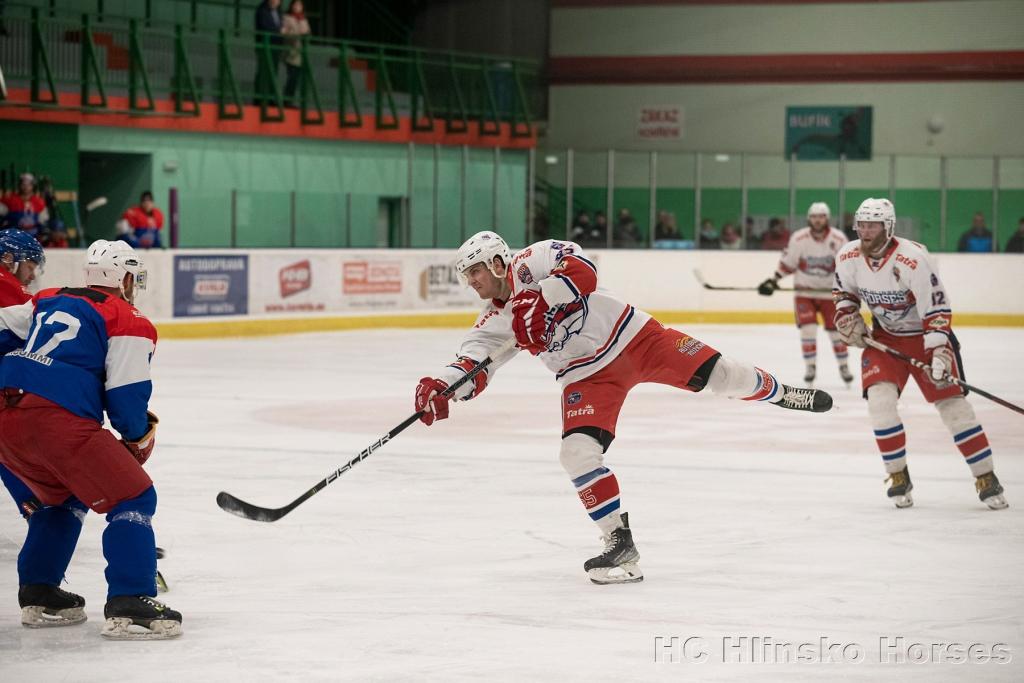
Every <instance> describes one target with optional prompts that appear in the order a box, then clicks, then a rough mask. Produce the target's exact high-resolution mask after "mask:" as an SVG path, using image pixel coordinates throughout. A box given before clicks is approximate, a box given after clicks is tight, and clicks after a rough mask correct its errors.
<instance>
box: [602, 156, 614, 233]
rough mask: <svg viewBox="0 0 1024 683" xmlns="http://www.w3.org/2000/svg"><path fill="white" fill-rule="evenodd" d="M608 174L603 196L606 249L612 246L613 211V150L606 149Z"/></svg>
mask: <svg viewBox="0 0 1024 683" xmlns="http://www.w3.org/2000/svg"><path fill="white" fill-rule="evenodd" d="M607 173H608V176H607V178H606V184H607V186H608V193H607V195H606V196H605V202H604V211H605V216H604V217H605V247H607V248H608V249H611V248H612V237H613V235H612V232H613V231H612V227H613V225H614V224H613V223H612V215H613V214H614V213H615V150H614V149H609V150H608V169H607Z"/></svg>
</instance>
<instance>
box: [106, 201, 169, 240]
mask: <svg viewBox="0 0 1024 683" xmlns="http://www.w3.org/2000/svg"><path fill="white" fill-rule="evenodd" d="M163 227H164V215H163V214H162V213H161V212H160V209H158V208H156V205H155V204H154V203H153V193H152V192H150V191H149V190H146V191H145V192H143V193H142V196H141V197H139V205H138V206H133V207H131V208H129V209H128V210H127V211H125V212H124V213H123V214H121V220H119V221H118V222H117V232H118V235H117V239H119V240H122V241H124V242H127V243H128V244H130V245H132V246H133V247H135V248H136V249H140V248H141V249H159V248H160V247H161V246H163V245H161V244H160V230H161V229H163Z"/></svg>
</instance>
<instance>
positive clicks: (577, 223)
mask: <svg viewBox="0 0 1024 683" xmlns="http://www.w3.org/2000/svg"><path fill="white" fill-rule="evenodd" d="M592 227H593V226H592V225H591V224H590V214H589V213H587V211H586V209H582V210H581V211H580V212H579V213H578V214H576V220H574V221H573V222H572V231H571V232H570V233H569V239H571V240H572V241H573V242H576V243H577V244H583V241H584V240H585V239H587V237H589V236H590V230H591V228H592Z"/></svg>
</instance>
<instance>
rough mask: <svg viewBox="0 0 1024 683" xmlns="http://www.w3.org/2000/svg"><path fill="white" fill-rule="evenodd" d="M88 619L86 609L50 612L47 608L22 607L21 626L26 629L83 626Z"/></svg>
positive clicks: (74, 608)
mask: <svg viewBox="0 0 1024 683" xmlns="http://www.w3.org/2000/svg"><path fill="white" fill-rule="evenodd" d="M87 618H88V617H86V616H85V608H84V607H69V608H67V609H58V610H48V609H46V608H45V607H38V606H36V607H22V608H21V625H22V626H24V627H25V628H53V627H54V626H74V625H75V624H81V623H82V622H83V621H85V620H86V619H87Z"/></svg>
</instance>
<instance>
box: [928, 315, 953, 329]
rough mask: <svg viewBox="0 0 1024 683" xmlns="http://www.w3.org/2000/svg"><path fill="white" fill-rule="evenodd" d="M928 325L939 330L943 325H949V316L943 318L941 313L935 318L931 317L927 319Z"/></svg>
mask: <svg viewBox="0 0 1024 683" xmlns="http://www.w3.org/2000/svg"><path fill="white" fill-rule="evenodd" d="M928 327H930V328H932V329H933V330H940V329H942V328H943V327H949V318H943V317H942V316H941V315H940V316H938V317H936V318H932V319H931V320H930V321H928Z"/></svg>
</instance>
